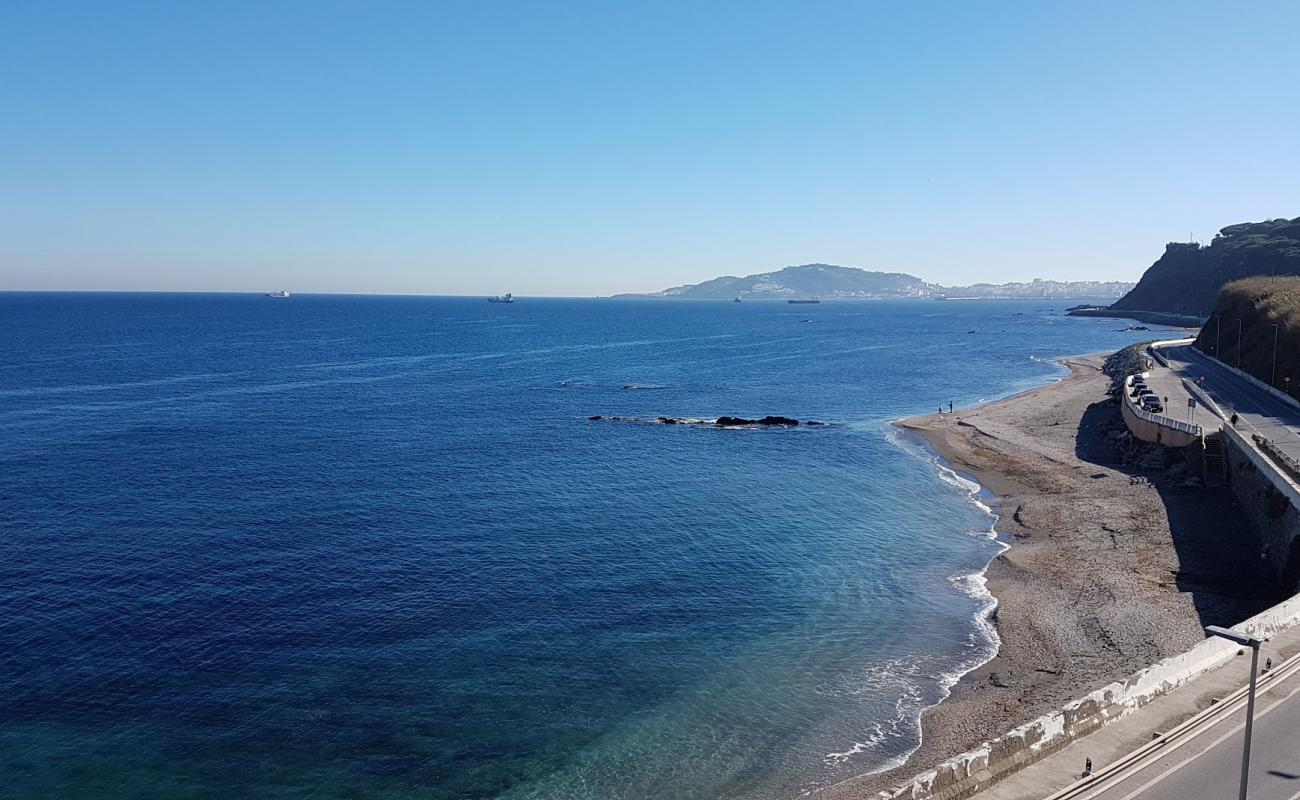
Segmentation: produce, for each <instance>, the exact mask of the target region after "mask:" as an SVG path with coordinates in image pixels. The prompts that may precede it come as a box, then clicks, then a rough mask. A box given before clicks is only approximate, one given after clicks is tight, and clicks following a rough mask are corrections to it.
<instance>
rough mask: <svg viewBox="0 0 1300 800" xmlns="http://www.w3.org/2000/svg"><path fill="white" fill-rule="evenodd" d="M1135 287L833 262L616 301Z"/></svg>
mask: <svg viewBox="0 0 1300 800" xmlns="http://www.w3.org/2000/svg"><path fill="white" fill-rule="evenodd" d="M1132 288H1133V284H1132V283H1121V282H1117V281H1104V282H1103V281H1045V280H1041V279H1036V280H1034V281H1032V282H1029V283H1002V284H992V283H977V284H974V285H971V286H955V287H945V286H940V285H939V284H937V283H927V282H925V281H923V280H921V279H920V278H918V277H916V276H915V275H908V274H906V273H902V272H871V271H868V270H864V269H858V268H857V267H837V266H835V265H833V264H803V265H801V266H797V267H785V268H784V269H779V270H777V271H775V272H763V273H759V274H757V275H747V276H745V277H743V278H737V277H735V276H732V275H727V276H724V277H721V278H714V279H713V280H711V281H705V282H704V283H696V284H688V285H686V286H674V287H672V288H671V289H664V290H663V291H662V292H655V293H653V294H622V295H615V297H662V298H687V299H730V298H733V297H739V298H741V299H748V298H754V299H763V298H775V299H780V298H786V299H789V298H800V297H819V298H832V299H834V298H878V297H935V298H940V299H942V298H958V297H961V298H978V299H994V298H1034V297H1044V298H1100V299H1105V298H1110V297H1119V296H1120V295H1122V294H1124V293H1125V292H1127V291H1128V290H1129V289H1132Z"/></svg>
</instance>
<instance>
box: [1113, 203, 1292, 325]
mask: <svg viewBox="0 0 1300 800" xmlns="http://www.w3.org/2000/svg"><path fill="white" fill-rule="evenodd" d="M1256 275H1300V217H1296V218H1295V219H1290V220H1288V219H1274V220H1268V221H1266V222H1246V223H1242V224H1240V225H1229V226H1228V227H1226V228H1224V229H1222V230H1221V231H1219V233H1218V234H1217V235H1216V236H1215V237H1214V241H1213V242H1211V243H1210V244H1209V245H1205V246H1202V245H1200V244H1195V243H1190V244H1184V243H1171V244H1169V245H1167V246H1166V247H1165V253H1164V255H1163V256H1161V257H1160V259H1159V260H1158V261H1156V262H1155V263H1154V264H1152V265H1151V266H1150V267H1149V268H1148V269H1147V271H1146V273H1145V274H1144V275H1143V276H1142V280H1141V281H1139V282H1138V285H1137V286H1136V287H1134V288H1133V291H1131V292H1129V293H1128V294H1126V295H1124V297H1122V298H1120V299H1119V301H1118V302H1116V303H1115V304H1114V305H1112V306H1111V308H1112V309H1113V310H1116V311H1164V312H1170V313H1174V314H1191V315H1194V316H1207V315H1208V314H1209V313H1210V311H1211V310H1212V309H1213V308H1214V305H1215V301H1216V298H1217V297H1218V294H1219V290H1220V289H1221V288H1222V287H1223V285H1224V284H1226V283H1229V282H1231V281H1235V280H1239V279H1242V278H1249V277H1252V276H1256Z"/></svg>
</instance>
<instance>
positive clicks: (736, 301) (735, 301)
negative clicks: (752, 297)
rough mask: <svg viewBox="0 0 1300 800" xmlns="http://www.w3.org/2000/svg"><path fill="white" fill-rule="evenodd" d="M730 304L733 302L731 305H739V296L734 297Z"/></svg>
mask: <svg viewBox="0 0 1300 800" xmlns="http://www.w3.org/2000/svg"><path fill="white" fill-rule="evenodd" d="M731 302H733V303H739V302H740V295H736V299H735V300H732V301H731Z"/></svg>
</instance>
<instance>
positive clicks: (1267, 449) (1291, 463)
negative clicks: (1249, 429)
mask: <svg viewBox="0 0 1300 800" xmlns="http://www.w3.org/2000/svg"><path fill="white" fill-rule="evenodd" d="M1250 438H1252V439H1254V440H1255V446H1256V447H1258V448H1259V449H1260V450H1262V451H1263V453H1264V455H1266V456H1268V457H1269V458H1270V459H1271V460H1272V461H1273V462H1274V463H1276V464H1277V465H1278V466H1279V467H1281V468H1282V471H1283V472H1285V473H1286V474H1288V475H1290V476H1291V479H1292V480H1294V481H1297V482H1300V462H1297V461H1296V460H1295V459H1294V458H1292V457H1291V456H1289V455H1287V454H1286V453H1284V452H1282V449H1281V448H1280V447H1278V446H1277V445H1276V444H1274V443H1273V441H1272V440H1271V439H1268V438H1265V437H1263V436H1260V435H1259V434H1258V433H1252V434H1251V435H1250Z"/></svg>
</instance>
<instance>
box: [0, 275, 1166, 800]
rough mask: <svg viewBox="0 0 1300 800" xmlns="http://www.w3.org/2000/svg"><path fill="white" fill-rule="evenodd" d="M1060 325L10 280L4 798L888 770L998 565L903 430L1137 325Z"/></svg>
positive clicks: (487, 791)
mask: <svg viewBox="0 0 1300 800" xmlns="http://www.w3.org/2000/svg"><path fill="white" fill-rule="evenodd" d="M1065 305H1067V304H1066V303H1063V302H1061V301H1025V302H980V303H961V302H948V303H942V302H933V301H914V302H858V303H847V302H844V303H830V302H828V303H823V304H821V305H819V306H788V305H786V304H783V303H774V302H749V303H742V304H733V303H707V302H676V303H674V302H649V301H646V302H639V301H626V302H624V301H600V300H522V301H520V302H518V303H516V304H514V305H489V304H487V303H484V302H483V301H482V300H480V299H456V298H403V297H345V296H310V295H304V296H295V297H293V298H290V299H288V300H271V299H267V298H264V297H261V296H250V295H145V294H57V295H56V294H0V321H3V324H2V325H0V353H3V357H2V358H0V541H2V542H3V558H0V796H4V797H21V798H60V800H69V799H70V798H97V799H99V798H226V797H231V798H417V797H418V798H434V799H435V800H470V799H471V798H497V797H499V798H507V799H509V800H523V799H525V798H529V799H531V798H577V799H579V800H581V799H583V798H591V799H592V800H595V799H596V798H602V799H605V798H638V799H639V798H740V797H781V796H794V795H797V794H798V793H800V792H801V791H804V790H806V789H808V788H810V787H814V786H818V785H824V784H825V783H828V782H833V781H835V780H839V779H842V778H844V777H848V776H850V775H853V774H856V773H860V772H864V771H869V770H873V769H880V768H883V767H886V766H889V765H892V764H896V763H898V762H899V761H900V760H901V759H903V758H905V757H906V755H907V754H908V753H909V752H910V751H911V750H912V749H913V748H914V747H915V746H916V745H917V743H918V736H919V729H918V725H917V719H918V715H919V713H920V711H921V710H922V709H923V708H925V707H927V706H928V705H931V704H933V703H935V702H937V701H939V700H941V699H942V697H943V696H944V695H945V693H946V691H947V689H948V687H949V686H951V684H952V683H953V682H954V681H955V680H956V678H957V676H959V675H960V674H961V673H962V672H963V671H965V670H968V669H970V668H972V667H973V666H975V665H977V664H979V663H980V662H982V661H983V660H985V659H986V658H987V657H988V656H989V655H990V654H991V652H992V651H993V649H994V647H995V646H996V636H995V634H994V633H993V632H992V630H991V628H990V627H989V626H988V624H987V621H986V617H987V614H988V612H989V610H990V603H991V601H990V598H989V597H988V596H987V594H986V593H985V592H984V591H983V588H982V582H981V579H980V577H979V574H980V572H981V571H982V569H983V568H984V566H985V565H986V564H987V562H988V560H989V559H990V558H991V557H992V556H993V555H995V554H996V553H997V552H998V550H999V549H1000V547H1001V544H1000V543H998V542H997V541H996V540H995V539H993V538H992V535H991V533H990V525H991V521H992V520H991V518H990V516H989V515H988V513H987V511H986V510H985V509H984V508H982V506H981V505H980V504H979V503H978V497H977V496H976V495H975V494H974V493H973V492H974V489H975V488H976V487H974V486H973V485H971V484H969V483H968V482H965V481H963V480H962V479H960V478H958V477H957V476H955V475H953V474H951V473H947V472H946V471H944V470H943V469H941V468H940V467H939V466H938V465H937V464H936V463H935V461H934V459H932V458H931V457H929V456H928V455H927V453H926V452H925V451H924V450H923V449H922V448H921V447H919V446H918V445H917V444H915V443H913V442H910V441H907V440H905V439H902V438H900V437H899V435H898V434H897V433H896V432H895V431H894V429H893V428H892V427H891V426H890V425H889V424H888V422H889V421H890V420H892V419H895V418H898V417H901V416H905V415H910V414H915V413H922V412H929V411H934V410H937V408H938V407H939V405H940V404H943V403H946V402H947V401H949V400H952V401H954V402H955V403H956V404H957V405H958V406H959V407H960V406H963V405H967V404H971V403H974V402H977V401H980V400H985V399H989V398H991V397H994V396H997V395H1001V394H1006V393H1009V392H1013V391H1016V390H1020V389H1025V388H1028V387H1030V386H1034V385H1038V384H1042V383H1045V382H1047V381H1049V380H1051V379H1052V378H1053V377H1054V376H1056V375H1058V374H1059V372H1060V369H1059V367H1057V366H1055V365H1054V364H1053V359H1055V358H1057V357H1059V356H1063V355H1067V354H1075V353H1082V352H1093V351H1099V350H1108V349H1114V348H1118V347H1120V346H1123V345H1124V344H1127V343H1129V342H1131V341H1134V340H1136V339H1137V338H1140V337H1141V336H1142V335H1143V334H1140V333H1132V332H1120V331H1119V330H1118V329H1120V328H1122V327H1124V324H1123V323H1120V322H1117V321H1115V320H1099V319H1079V318H1069V317H1065V316H1063V315H1062V312H1061V309H1062V307H1063V306H1065ZM629 387H635V388H629ZM595 414H601V415H606V416H608V415H615V414H617V415H632V416H645V417H657V416H660V415H671V416H695V417H716V416H718V415H720V414H732V415H737V414H738V415H747V416H753V415H763V414H785V415H789V416H794V417H798V418H800V419H809V418H811V419H817V420H823V421H826V422H829V423H833V424H832V425H831V426H829V427H826V428H821V429H816V428H798V429H790V430H786V429H780V430H719V429H711V428H691V427H677V426H665V425H655V424H635V423H613V422H607V421H606V422H592V421H589V420H588V419H587V417H588V416H590V415H595Z"/></svg>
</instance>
